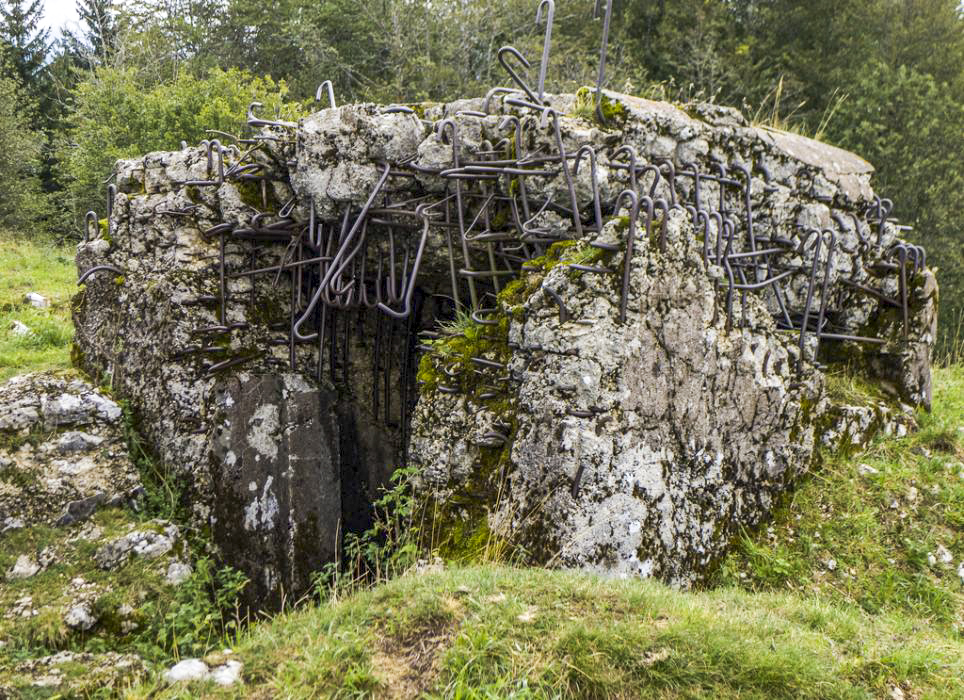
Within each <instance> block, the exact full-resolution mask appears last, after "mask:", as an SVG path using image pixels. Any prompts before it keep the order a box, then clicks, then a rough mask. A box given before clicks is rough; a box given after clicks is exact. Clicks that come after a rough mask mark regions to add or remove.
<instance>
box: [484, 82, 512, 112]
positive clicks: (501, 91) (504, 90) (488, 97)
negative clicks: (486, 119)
mask: <svg viewBox="0 0 964 700" xmlns="http://www.w3.org/2000/svg"><path fill="white" fill-rule="evenodd" d="M520 92H522V90H519V89H518V88H510V87H494V88H492V89H491V90H489V91H488V92H487V93H485V101H484V102H483V103H482V111H483V112H485V113H486V114H488V113H489V109H490V108H491V106H492V98H493V97H495V96H496V95H513V94H518V93H520Z"/></svg>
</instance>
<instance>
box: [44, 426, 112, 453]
mask: <svg viewBox="0 0 964 700" xmlns="http://www.w3.org/2000/svg"><path fill="white" fill-rule="evenodd" d="M103 442H104V438H102V437H100V436H98V435H91V434H90V433H84V432H81V431H78V430H71V431H70V432H67V433H64V434H63V435H61V436H60V438H59V439H58V440H57V442H56V443H55V448H56V450H57V451H58V452H60V453H61V454H67V453H69V452H83V451H85V450H89V449H91V448H93V447H98V446H99V445H100V444H101V443H103Z"/></svg>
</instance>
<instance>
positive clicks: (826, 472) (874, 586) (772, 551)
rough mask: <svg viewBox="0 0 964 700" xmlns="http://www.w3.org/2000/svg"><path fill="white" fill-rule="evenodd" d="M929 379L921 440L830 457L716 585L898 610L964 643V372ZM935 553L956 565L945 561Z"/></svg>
mask: <svg viewBox="0 0 964 700" xmlns="http://www.w3.org/2000/svg"><path fill="white" fill-rule="evenodd" d="M934 379H935V381H934V387H935V391H934V408H933V412H932V413H930V414H927V413H924V412H921V413H920V414H919V415H918V422H919V424H920V430H919V431H917V432H916V433H914V434H912V435H909V436H908V437H906V438H903V439H897V438H879V439H877V440H875V441H874V442H873V443H872V444H871V445H870V446H869V447H868V448H867V449H866V450H865V451H864V452H862V453H859V454H856V455H852V456H850V457H843V456H840V455H832V454H825V455H823V460H822V464H821V465H820V466H819V467H818V468H816V469H815V470H814V471H813V473H812V474H811V475H809V477H807V478H806V479H805V480H804V481H803V482H802V483H801V484H800V485H799V486H798V488H797V489H796V490H795V491H794V492H793V493H791V494H789V495H788V496H787V497H786V498H785V499H784V503H783V504H782V505H781V506H780V507H779V508H778V509H777V511H776V512H775V514H774V518H773V521H772V522H771V523H769V524H768V525H767V526H766V527H764V528H762V530H761V531H760V532H755V533H746V534H744V536H743V537H741V538H740V539H739V541H738V542H737V546H736V547H735V549H734V551H733V553H732V554H731V555H730V556H729V557H728V558H727V559H726V561H725V562H724V563H723V566H722V567H721V570H720V573H719V577H718V583H722V584H728V585H740V586H743V587H745V588H747V589H748V590H751V591H773V590H784V591H786V590H790V591H796V592H799V593H801V594H803V595H808V596H814V595H816V596H821V597H822V598H825V599H827V600H832V601H839V602H846V603H852V604H855V605H858V606H860V607H861V608H863V609H864V610H866V611H868V612H872V613H875V612H880V611H897V612H902V613H906V614H908V615H913V616H915V617H916V618H919V619H921V620H927V621H930V622H933V623H935V624H937V625H939V626H941V627H942V628H945V629H947V630H948V631H949V632H950V633H952V634H956V635H958V638H959V639H960V638H962V637H961V636H960V635H961V634H962V630H964V587H962V585H961V582H960V579H959V577H958V575H957V566H958V564H959V562H961V561H962V559H964V430H962V429H964V367H962V366H960V365H958V366H956V367H949V368H942V369H937V370H935V372H934ZM867 467H870V468H872V469H873V470H876V471H875V472H873V471H870V470H868V469H867ZM862 472H863V473H862ZM939 547H943V548H944V550H946V551H948V552H950V554H951V556H952V557H953V561H952V563H950V564H945V563H942V562H941V561H940V560H939V558H938V553H939ZM929 555H930V556H929ZM935 560H936V561H935ZM955 629H956V630H957V631H956V632H955V631H954V630H955Z"/></svg>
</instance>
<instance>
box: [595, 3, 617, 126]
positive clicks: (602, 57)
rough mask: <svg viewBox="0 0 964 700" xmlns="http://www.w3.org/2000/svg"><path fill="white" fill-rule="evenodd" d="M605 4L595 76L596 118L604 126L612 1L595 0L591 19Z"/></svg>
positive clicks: (596, 15) (597, 14)
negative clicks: (603, 101) (603, 94)
mask: <svg viewBox="0 0 964 700" xmlns="http://www.w3.org/2000/svg"><path fill="white" fill-rule="evenodd" d="M603 2H605V3H606V14H605V15H604V16H603V29H602V41H601V42H600V46H599V72H598V73H597V75H596V95H595V100H596V118H597V119H598V120H599V123H600V124H606V115H605V114H603V110H602V86H603V82H604V81H605V79H606V47H607V46H608V44H609V21H610V19H611V18H612V14H613V0H596V6H595V7H594V8H593V18H596V17H598V16H599V10H600V5H601V4H602V3H603Z"/></svg>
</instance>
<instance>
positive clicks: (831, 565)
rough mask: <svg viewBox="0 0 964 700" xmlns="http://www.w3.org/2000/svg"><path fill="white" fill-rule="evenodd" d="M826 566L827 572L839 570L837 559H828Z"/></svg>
mask: <svg viewBox="0 0 964 700" xmlns="http://www.w3.org/2000/svg"><path fill="white" fill-rule="evenodd" d="M826 566H827V571H836V570H837V560H836V559H828V560H827V564H826Z"/></svg>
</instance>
